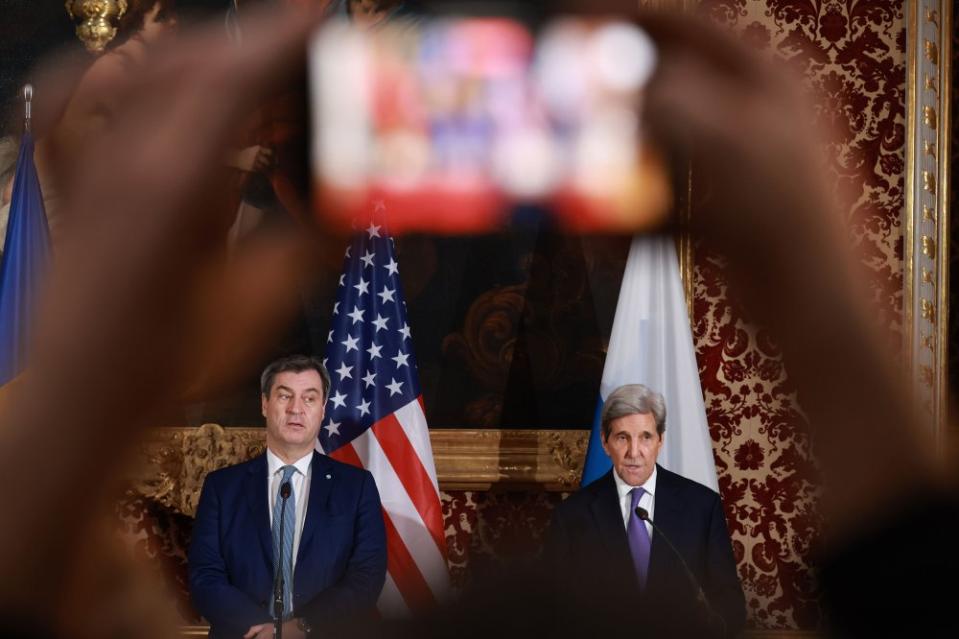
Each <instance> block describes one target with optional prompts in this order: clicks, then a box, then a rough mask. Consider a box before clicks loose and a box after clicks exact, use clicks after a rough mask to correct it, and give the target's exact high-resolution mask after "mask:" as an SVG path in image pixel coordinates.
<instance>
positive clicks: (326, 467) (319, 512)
mask: <svg viewBox="0 0 959 639" xmlns="http://www.w3.org/2000/svg"><path fill="white" fill-rule="evenodd" d="M332 466H333V465H332V464H331V463H330V460H329V459H328V458H327V457H326V456H325V455H321V454H320V453H317V452H314V453H313V466H312V469H313V470H312V475H311V477H310V495H309V499H308V502H307V506H306V522H305V523H304V524H303V534H302V536H301V537H300V548H299V550H298V551H297V553H296V560H297V563H299V561H300V557H302V556H303V553H304V552H309V551H307V550H306V549H307V548H308V547H309V546H310V544H311V543H312V542H313V536H314V535H315V533H316V529H317V526H318V520H320V519H322V518H323V515H324V513H325V512H326V510H327V502H328V501H329V498H330V491H331V490H332V488H333V482H334V481H335V480H336V477H334V476H333V468H332Z"/></svg>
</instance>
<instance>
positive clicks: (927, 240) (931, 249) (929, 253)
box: [922, 235, 936, 260]
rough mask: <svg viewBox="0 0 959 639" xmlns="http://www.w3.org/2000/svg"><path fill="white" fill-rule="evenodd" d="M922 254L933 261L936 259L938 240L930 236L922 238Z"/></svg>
mask: <svg viewBox="0 0 959 639" xmlns="http://www.w3.org/2000/svg"><path fill="white" fill-rule="evenodd" d="M922 253H923V255H925V256H926V257H928V258H929V259H931V260H934V259H936V240H935V239H933V238H931V237H929V236H928V235H923V236H922Z"/></svg>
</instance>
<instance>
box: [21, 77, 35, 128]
mask: <svg viewBox="0 0 959 639" xmlns="http://www.w3.org/2000/svg"><path fill="white" fill-rule="evenodd" d="M32 117H33V85H32V84H25V85H23V128H24V130H25V131H27V132H28V133H29V132H30V120H31V118H32Z"/></svg>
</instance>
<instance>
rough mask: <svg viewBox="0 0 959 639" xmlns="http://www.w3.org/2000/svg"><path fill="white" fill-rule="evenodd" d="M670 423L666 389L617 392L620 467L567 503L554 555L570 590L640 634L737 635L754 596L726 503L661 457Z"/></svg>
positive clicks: (613, 423) (553, 534)
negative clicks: (747, 589)
mask: <svg viewBox="0 0 959 639" xmlns="http://www.w3.org/2000/svg"><path fill="white" fill-rule="evenodd" d="M665 429H666V403H665V401H664V400H663V396H662V395H660V394H659V393H656V392H653V391H651V390H650V389H648V388H646V387H645V386H642V385H640V384H630V385H627V386H621V387H619V388H617V389H616V390H615V391H614V392H613V393H611V394H610V395H609V397H608V398H607V401H606V404H605V405H604V407H603V413H602V434H603V449H604V450H605V451H606V454H607V455H609V457H610V458H611V459H612V462H613V469H612V470H611V471H610V472H608V473H607V474H606V475H604V476H603V477H601V478H599V479H597V480H596V481H594V482H593V483H591V484H589V485H588V486H585V487H584V488H583V489H581V490H580V491H579V492H577V493H575V494H574V495H572V496H570V497H569V498H568V499H567V500H566V501H565V502H563V503H562V504H560V505H559V506H557V508H556V510H555V512H554V514H553V519H552V522H551V524H550V529H549V532H548V536H547V541H546V549H545V557H546V558H547V559H548V561H549V564H550V567H551V570H554V571H556V573H557V575H556V576H557V577H558V582H559V584H560V585H559V588H560V590H561V591H563V592H564V594H565V596H566V597H568V598H569V597H571V598H573V599H576V600H582V599H583V598H584V597H585V598H587V599H588V600H589V601H590V603H597V604H598V605H601V606H603V607H604V609H605V610H606V611H608V612H609V613H610V614H611V615H612V618H610V617H609V616H606V617H605V618H604V621H605V622H606V623H610V624H612V625H613V626H616V625H618V624H620V623H622V624H625V625H624V626H622V627H625V628H637V630H639V629H641V630H642V631H643V632H642V633H639V634H637V636H649V635H657V636H709V635H712V636H735V635H736V634H738V633H739V632H740V631H741V630H742V627H743V625H744V623H745V598H744V596H743V591H742V586H741V585H740V583H739V578H738V576H737V574H736V563H735V560H734V559H733V552H732V546H731V544H730V540H729V533H728V531H727V529H726V520H725V518H724V515H723V509H722V503H721V502H720V499H719V495H718V494H717V493H715V492H713V491H712V490H710V489H709V488H706V487H705V486H702V485H701V484H698V483H696V482H694V481H691V480H689V479H686V478H684V477H681V476H679V475H677V474H675V473H671V472H669V471H668V470H666V469H664V468H662V467H660V466H658V465H657V464H656V458H657V456H658V455H659V451H660V449H661V448H662V445H663V436H664V433H665ZM637 507H639V508H641V509H643V510H645V511H646V513H648V517H649V519H651V520H652V521H653V522H655V524H656V528H657V529H658V530H656V529H654V528H653V527H652V525H651V524H650V523H649V522H647V521H643V520H642V519H641V518H640V516H639V515H637V513H636V510H637ZM669 542H672V545H673V546H675V548H671V547H670V543H669ZM683 561H685V562H686V564H688V566H689V569H690V570H691V571H692V574H693V575H694V577H695V581H696V582H697V584H695V585H694V583H693V580H691V579H690V578H689V575H688V574H687V572H686V570H685V568H684V567H683ZM698 584H701V586H702V595H703V596H700V594H699V586H698ZM567 603H570V602H569V601H564V604H567ZM613 619H615V621H613Z"/></svg>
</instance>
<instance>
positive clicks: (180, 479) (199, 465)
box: [133, 424, 264, 517]
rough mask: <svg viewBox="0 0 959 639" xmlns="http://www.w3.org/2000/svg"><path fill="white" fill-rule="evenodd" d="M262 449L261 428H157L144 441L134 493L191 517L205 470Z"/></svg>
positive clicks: (250, 456) (227, 463) (262, 436)
mask: <svg viewBox="0 0 959 639" xmlns="http://www.w3.org/2000/svg"><path fill="white" fill-rule="evenodd" d="M263 450H264V430H263V429H262V428H257V429H245V428H244V429H234V428H230V429H224V428H223V427H222V426H218V425H216V424H204V425H203V426H200V427H199V428H182V429H180V428H177V429H157V430H156V431H153V432H151V437H150V438H149V439H148V440H147V441H146V442H145V443H144V445H143V450H142V454H143V457H144V458H145V459H144V460H143V461H144V462H145V463H143V464H141V465H140V466H139V467H140V468H143V469H148V471H147V472H146V474H145V475H143V476H141V477H139V478H137V479H136V480H135V481H134V484H133V488H134V490H135V491H137V492H138V493H140V494H142V495H144V496H146V497H148V498H151V499H154V500H156V501H158V502H160V503H161V504H163V505H164V506H167V507H168V508H172V509H174V510H176V511H177V512H181V513H183V514H185V515H190V516H191V517H192V516H193V514H194V513H195V512H196V506H197V502H198V500H199V498H200V489H201V488H203V479H204V478H205V477H206V475H207V473H209V472H211V471H214V470H216V469H218V468H223V467H224V466H229V465H231V464H237V463H239V462H242V461H246V460H247V459H250V458H252V457H255V456H256V455H258V454H260V453H261V452H263Z"/></svg>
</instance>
